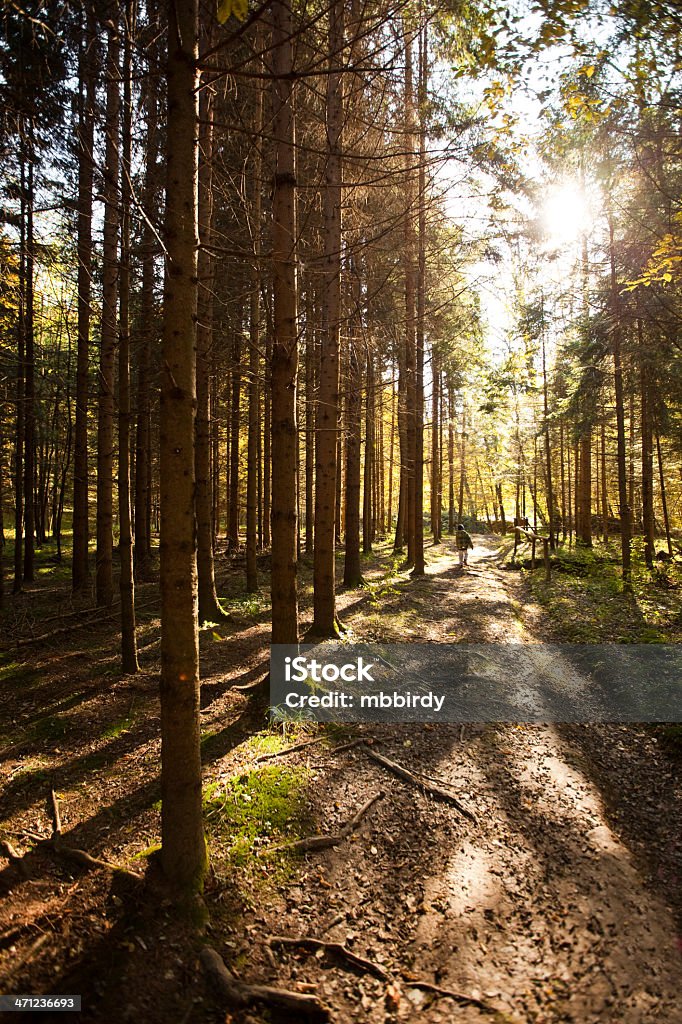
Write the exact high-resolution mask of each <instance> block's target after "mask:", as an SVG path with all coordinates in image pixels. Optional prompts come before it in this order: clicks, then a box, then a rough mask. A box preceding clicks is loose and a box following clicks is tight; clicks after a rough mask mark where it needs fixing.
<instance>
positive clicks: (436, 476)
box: [431, 344, 441, 544]
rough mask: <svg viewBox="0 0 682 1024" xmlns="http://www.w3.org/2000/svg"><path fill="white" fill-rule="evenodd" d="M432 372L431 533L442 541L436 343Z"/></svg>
mask: <svg viewBox="0 0 682 1024" xmlns="http://www.w3.org/2000/svg"><path fill="white" fill-rule="evenodd" d="M431 374H432V377H433V383H432V387H433V391H432V393H431V533H432V534H433V543H434V544H440V541H441V522H440V517H441V509H440V502H441V474H440V458H441V457H440V433H441V404H440V384H441V381H440V357H439V353H438V349H437V347H436V346H435V345H433V344H432V346H431Z"/></svg>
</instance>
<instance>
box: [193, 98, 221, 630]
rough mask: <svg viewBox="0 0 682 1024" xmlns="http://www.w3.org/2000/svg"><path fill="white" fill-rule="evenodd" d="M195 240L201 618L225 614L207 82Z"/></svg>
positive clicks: (201, 116)
mask: <svg viewBox="0 0 682 1024" xmlns="http://www.w3.org/2000/svg"><path fill="white" fill-rule="evenodd" d="M198 216H199V241H200V243H201V248H200V249H199V255H198V258H197V266H198V272H199V288H198V298H197V310H198V319H197V413H196V422H195V440H194V459H195V469H196V480H197V491H196V509H197V575H198V591H199V622H219V621H220V620H221V619H222V618H224V612H223V609H222V608H221V607H220V602H219V601H218V595H217V593H216V585H215V564H214V559H213V534H214V519H213V479H212V475H211V400H210V380H211V368H212V365H213V289H214V278H215V271H214V265H213V256H212V255H211V243H212V240H213V90H212V88H211V86H210V85H205V86H204V88H203V89H202V90H201V93H200V95H199V213H198Z"/></svg>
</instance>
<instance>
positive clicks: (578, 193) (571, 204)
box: [540, 181, 593, 248]
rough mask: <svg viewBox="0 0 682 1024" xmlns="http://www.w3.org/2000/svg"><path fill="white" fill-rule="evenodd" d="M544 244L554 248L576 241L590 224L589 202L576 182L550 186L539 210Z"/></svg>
mask: <svg viewBox="0 0 682 1024" xmlns="http://www.w3.org/2000/svg"><path fill="white" fill-rule="evenodd" d="M540 219H541V222H542V226H543V228H544V231H545V234H546V236H547V241H548V242H549V243H550V244H551V245H552V246H554V247H555V248H558V247H560V246H562V245H570V244H571V243H572V242H576V241H577V240H578V239H579V238H580V237H581V235H582V234H584V233H585V232H586V231H588V230H589V228H590V226H591V224H592V219H593V218H592V211H591V209H590V202H589V199H588V196H587V195H586V193H585V191H584V189H582V188H581V187H580V185H579V184H578V183H577V182H570V181H569V182H563V183H561V184H557V185H554V186H552V187H551V188H550V189H549V191H548V192H547V195H546V196H545V200H544V202H543V204H542V207H541V211H540Z"/></svg>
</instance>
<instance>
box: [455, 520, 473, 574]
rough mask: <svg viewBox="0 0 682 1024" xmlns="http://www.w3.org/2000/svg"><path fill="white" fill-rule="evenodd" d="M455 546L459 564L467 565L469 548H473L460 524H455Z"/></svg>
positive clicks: (469, 538)
mask: <svg viewBox="0 0 682 1024" xmlns="http://www.w3.org/2000/svg"><path fill="white" fill-rule="evenodd" d="M455 544H456V546H457V554H458V555H459V564H460V565H468V564H469V548H473V546H474V542H473V541H472V539H471V537H470V536H469V534H468V533H467V532H466V530H465V529H464V527H463V525H462V524H461V523H458V524H457V534H456V536H455Z"/></svg>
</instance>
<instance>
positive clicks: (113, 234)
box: [96, 21, 121, 606]
mask: <svg viewBox="0 0 682 1024" xmlns="http://www.w3.org/2000/svg"><path fill="white" fill-rule="evenodd" d="M119 82H120V69H119V30H118V25H115V24H114V23H113V21H112V22H111V23H110V27H109V29H108V31H107V110H106V127H105V131H106V145H105V168H104V239H103V249H102V254H103V267H102V335H101V341H100V359H99V400H98V405H97V556H96V589H97V604H98V605H104V606H108V605H110V604H111V603H112V601H113V599H114V577H113V473H114V360H115V356H116V334H117V330H116V298H117V293H118V268H119V264H118V228H119V202H118V179H119V154H118V145H119V110H120V102H121V97H120V91H119Z"/></svg>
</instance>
